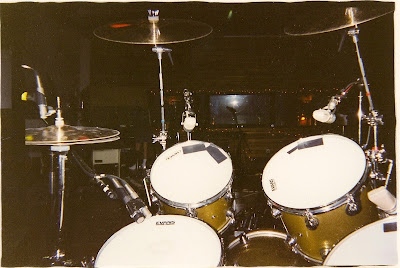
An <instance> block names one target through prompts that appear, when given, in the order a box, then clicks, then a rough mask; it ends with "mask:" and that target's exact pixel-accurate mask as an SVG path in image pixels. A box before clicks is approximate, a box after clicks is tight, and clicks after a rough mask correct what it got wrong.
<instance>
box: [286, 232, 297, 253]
mask: <svg viewBox="0 0 400 268" xmlns="http://www.w3.org/2000/svg"><path fill="white" fill-rule="evenodd" d="M285 242H286V244H287V245H288V246H289V247H291V248H292V250H293V249H294V248H295V247H296V245H297V238H296V237H291V236H290V235H287V237H286V240H285Z"/></svg>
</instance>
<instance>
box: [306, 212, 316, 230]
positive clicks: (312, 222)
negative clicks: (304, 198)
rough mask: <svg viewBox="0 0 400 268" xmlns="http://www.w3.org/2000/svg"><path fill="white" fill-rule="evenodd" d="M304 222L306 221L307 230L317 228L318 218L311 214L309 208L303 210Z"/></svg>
mask: <svg viewBox="0 0 400 268" xmlns="http://www.w3.org/2000/svg"><path fill="white" fill-rule="evenodd" d="M305 216H306V219H305V222H306V226H307V228H308V229H309V230H315V229H317V227H318V225H319V220H318V219H317V218H316V217H314V215H313V214H312V212H311V211H310V210H308V209H307V210H306V212H305Z"/></svg>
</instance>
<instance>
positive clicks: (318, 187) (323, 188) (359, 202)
mask: <svg viewBox="0 0 400 268" xmlns="http://www.w3.org/2000/svg"><path fill="white" fill-rule="evenodd" d="M367 171H368V168H367V163H366V158H365V154H364V151H363V150H362V149H361V147H360V146H359V145H358V144H357V143H355V142H354V141H352V140H350V139H348V138H346V137H343V136H340V135H336V134H327V135H317V136H311V137H307V138H303V139H300V140H298V141H296V142H293V143H291V144H289V145H287V146H285V147H283V148H282V149H281V150H280V151H278V153H276V154H275V155H274V156H273V157H272V158H271V160H270V161H269V162H268V163H267V165H266V166H265V168H264V171H263V176H262V186H263V189H264V192H265V194H266V196H267V198H268V201H267V202H268V205H269V206H270V207H271V209H272V212H273V215H275V216H280V218H281V220H282V222H283V224H284V226H285V227H286V230H287V232H288V235H289V236H290V238H291V240H292V241H291V244H292V245H294V247H295V249H296V250H297V251H298V252H299V253H300V254H303V255H304V257H306V258H308V260H310V261H313V262H315V263H317V264H322V262H323V260H324V259H325V257H326V256H327V254H328V253H329V251H330V250H331V249H332V248H333V246H334V245H336V244H337V243H338V242H339V241H340V240H341V239H343V238H344V237H345V236H347V235H348V234H350V233H352V232H354V231H355V230H357V229H359V228H361V227H362V226H365V225H367V224H369V223H371V222H373V221H375V220H377V219H378V209H377V208H376V205H375V204H373V203H372V202H370V201H369V200H368V197H367V192H368V191H369V190H371V186H370V185H369V183H368V182H369V181H368V172H367Z"/></svg>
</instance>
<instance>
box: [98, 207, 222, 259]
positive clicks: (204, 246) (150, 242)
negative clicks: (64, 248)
mask: <svg viewBox="0 0 400 268" xmlns="http://www.w3.org/2000/svg"><path fill="white" fill-rule="evenodd" d="M222 248H223V247H222V244H221V240H220V239H219V237H218V235H217V233H216V232H215V231H214V230H213V229H212V228H211V227H210V226H208V225H207V224H206V223H204V222H202V221H200V220H196V219H193V218H189V217H186V216H181V215H157V216H153V217H150V218H147V219H146V220H145V221H144V222H142V223H140V224H138V223H131V224H129V225H127V226H125V227H124V228H122V229H121V230H119V231H118V232H116V233H115V234H114V235H113V236H111V237H110V238H109V239H108V240H107V241H106V243H105V244H104V245H103V247H102V248H101V249H100V251H99V253H98V254H97V258H96V261H95V267H118V266H119V267H122V266H123V267H166V266H168V267H192V266H195V267H196V266H198V267H215V266H219V265H222V261H223V253H222Z"/></svg>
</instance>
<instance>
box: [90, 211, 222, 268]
mask: <svg viewBox="0 0 400 268" xmlns="http://www.w3.org/2000/svg"><path fill="white" fill-rule="evenodd" d="M156 216H157V215H155V216H152V217H156ZM170 216H171V215H170ZM173 216H181V215H173ZM196 220H198V221H201V222H203V223H205V224H206V225H207V226H208V227H210V228H211V226H210V225H209V224H207V223H206V222H204V221H203V220H201V219H196ZM131 224H133V223H130V224H128V225H126V226H124V227H122V228H121V229H120V230H118V231H117V232H115V233H114V234H112V235H111V236H110V237H109V238H108V239H107V240H106V242H105V243H104V244H103V245H102V247H101V248H100V250H99V251H98V252H97V256H96V260H97V258H98V256H99V255H100V253H101V252H102V251H103V249H104V247H105V245H106V244H107V243H108V242H109V241H110V240H111V239H112V238H116V237H117V233H118V232H120V231H121V230H122V229H124V228H127V227H128V226H130V225H131ZM209 230H210V231H211V230H212V228H211V229H209ZM217 236H218V240H219V242H220V243H219V245H220V248H221V254H220V256H219V262H218V265H217V266H218V267H219V266H223V265H224V264H225V250H224V249H225V246H224V240H223V239H222V238H221V237H220V236H219V235H218V234H217ZM96 260H95V263H94V264H95V265H94V266H95V267H97V266H96Z"/></svg>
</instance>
